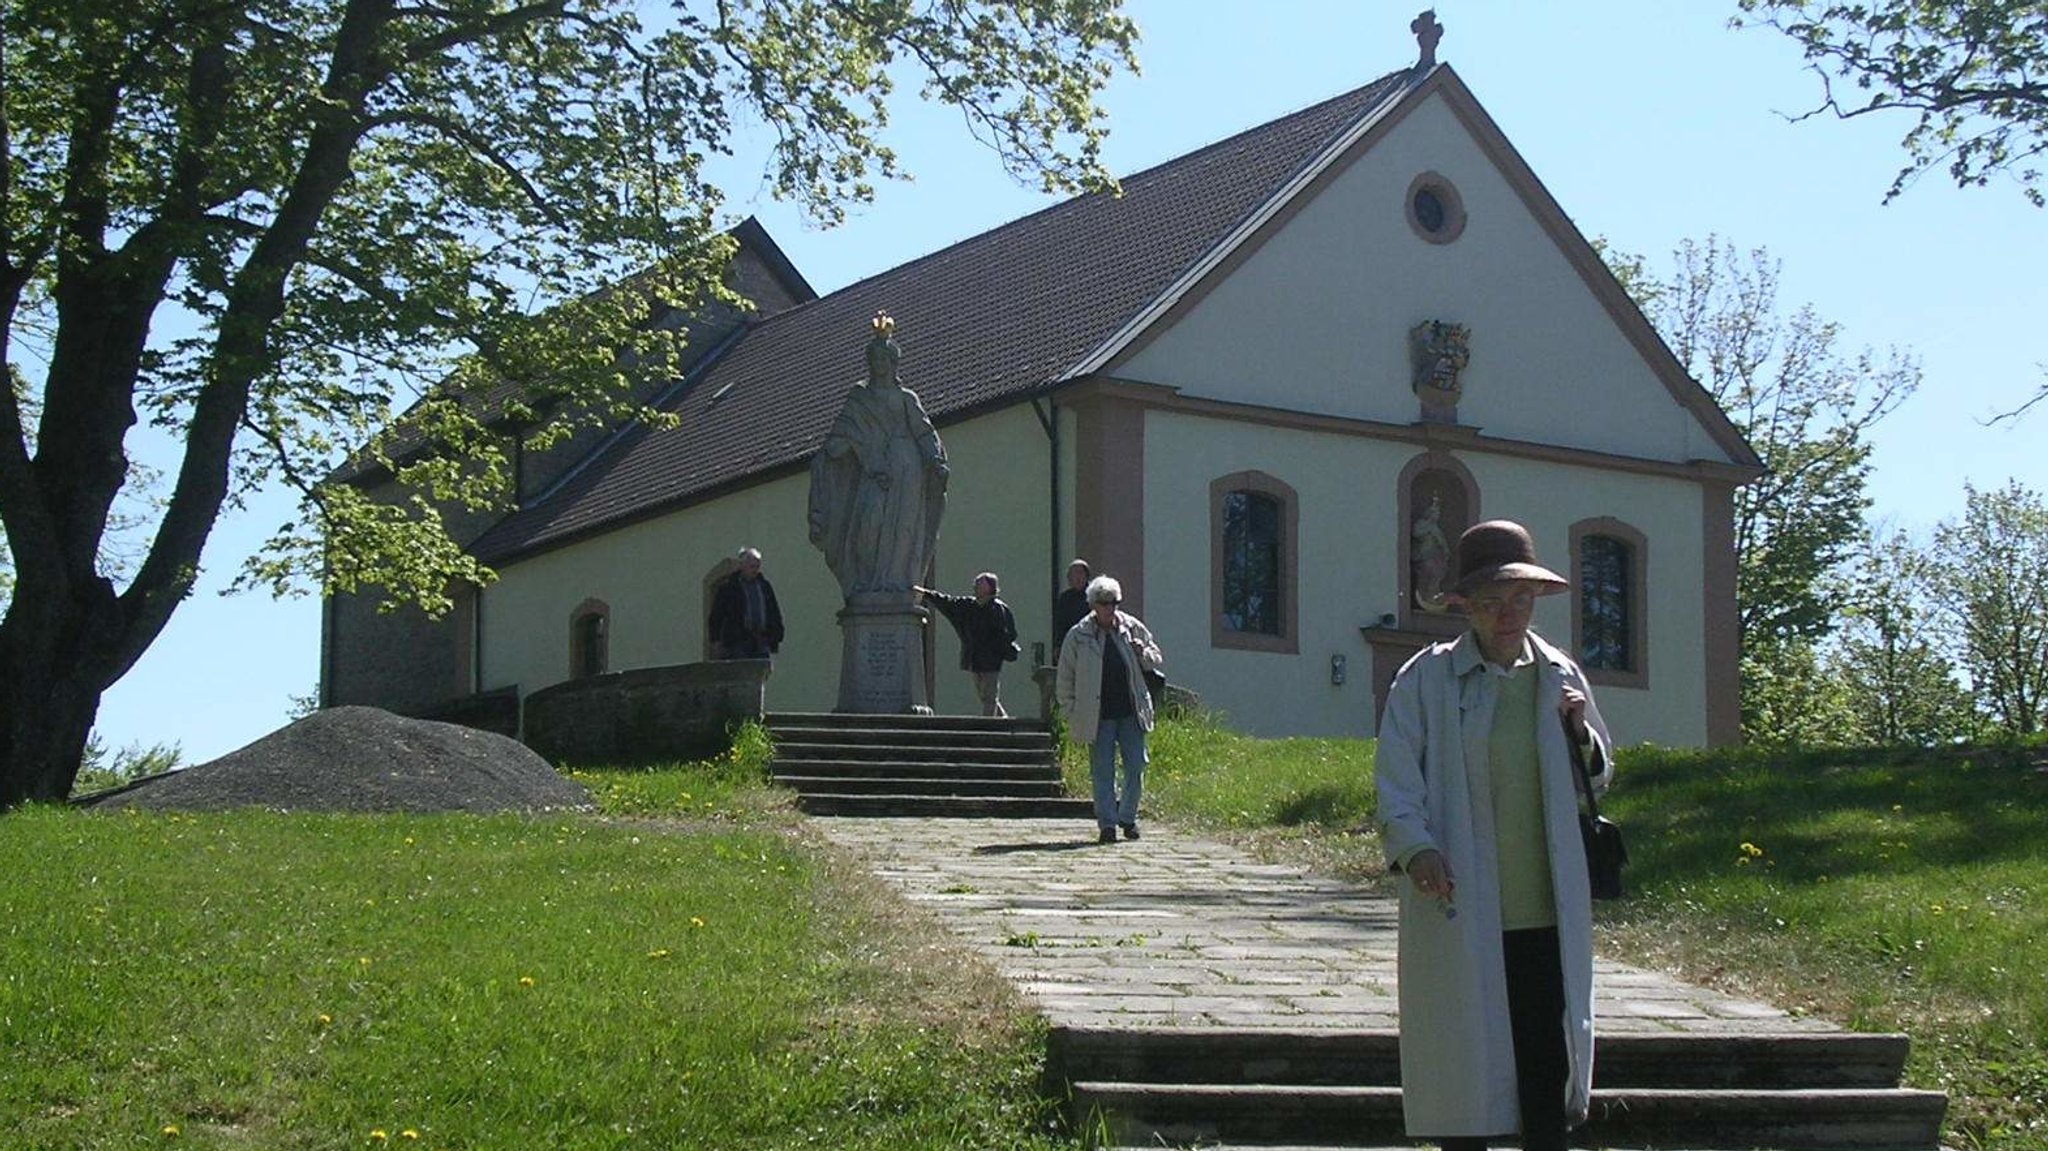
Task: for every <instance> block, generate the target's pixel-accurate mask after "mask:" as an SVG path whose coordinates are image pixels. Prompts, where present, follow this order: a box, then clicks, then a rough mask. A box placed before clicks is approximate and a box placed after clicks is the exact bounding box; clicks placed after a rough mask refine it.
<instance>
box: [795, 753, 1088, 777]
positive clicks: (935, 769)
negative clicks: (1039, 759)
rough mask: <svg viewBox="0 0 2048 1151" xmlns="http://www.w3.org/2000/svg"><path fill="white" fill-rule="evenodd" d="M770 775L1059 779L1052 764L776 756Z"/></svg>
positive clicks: (1057, 770)
mask: <svg viewBox="0 0 2048 1151" xmlns="http://www.w3.org/2000/svg"><path fill="white" fill-rule="evenodd" d="M769 772H770V773H771V774H772V775H774V776H775V777H776V778H778V779H780V778H781V777H782V776H784V775H803V776H810V777H812V778H821V779H896V778H920V779H1009V780H1030V781H1032V782H1041V781H1044V780H1057V779H1059V778H1060V769H1059V768H1058V767H1057V766H1055V765H1053V764H1049V763H959V762H956V763H929V762H925V763H918V762H910V761H906V760H861V759H849V760H830V759H783V758H782V757H781V756H779V755H778V756H776V757H775V759H774V760H772V761H771V762H770V764H769Z"/></svg>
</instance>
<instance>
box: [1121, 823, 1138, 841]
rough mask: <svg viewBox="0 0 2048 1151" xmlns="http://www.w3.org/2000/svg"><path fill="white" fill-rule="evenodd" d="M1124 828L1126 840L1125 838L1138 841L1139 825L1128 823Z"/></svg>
mask: <svg viewBox="0 0 2048 1151" xmlns="http://www.w3.org/2000/svg"><path fill="white" fill-rule="evenodd" d="M1123 828H1124V838H1125V839H1136V838H1138V825H1137V824H1135V823H1126V824H1124V825H1123Z"/></svg>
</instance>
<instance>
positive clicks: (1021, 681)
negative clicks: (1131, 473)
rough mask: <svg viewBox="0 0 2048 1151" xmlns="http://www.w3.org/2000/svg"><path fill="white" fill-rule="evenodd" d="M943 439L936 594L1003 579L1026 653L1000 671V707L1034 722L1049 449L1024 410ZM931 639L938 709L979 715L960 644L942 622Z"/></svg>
mask: <svg viewBox="0 0 2048 1151" xmlns="http://www.w3.org/2000/svg"><path fill="white" fill-rule="evenodd" d="M940 435H941V436H943V437H944V439H945V442H946V453H947V455H948V457H950V458H951V460H952V463H953V478H952V482H951V485H950V487H949V489H948V491H947V497H946V518H945V521H944V523H943V524H942V525H941V526H940V529H939V557H938V573H937V574H938V588H939V590H941V591H944V592H949V593H951V594H953V595H972V594H973V593H974V576H975V573H977V572H982V571H992V572H995V573H996V575H997V576H999V577H1000V578H1001V580H1002V592H1001V594H1002V598H1003V602H1004V603H1007V604H1009V605H1010V610H1011V611H1012V612H1014V613H1015V614H1016V616H1017V642H1018V643H1019V644H1020V645H1022V647H1023V648H1024V654H1023V656H1022V657H1021V658H1019V659H1018V660H1017V661H1016V662H1015V663H1012V664H1010V665H1008V666H1007V667H1005V668H1004V669H1003V704H1004V707H1005V709H1006V710H1008V711H1009V712H1010V713H1011V714H1012V715H1021V716H1036V715H1037V714H1038V689H1037V688H1036V687H1035V686H1034V685H1033V684H1032V682H1031V654H1032V653H1031V645H1032V644H1033V643H1035V642H1036V643H1049V642H1050V639H1049V633H1050V632H1051V630H1052V594H1053V592H1052V589H1053V586H1054V585H1053V584H1052V582H1051V581H1052V578H1053V576H1052V564H1053V563H1054V560H1053V559H1052V558H1051V551H1050V549H1051V547H1052V537H1051V531H1052V528H1051V524H1050V518H1049V517H1050V516H1051V502H1050V501H1051V490H1052V488H1051V484H1052V480H1051V474H1052V472H1051V468H1052V455H1051V451H1052V449H1051V446H1050V440H1049V439H1048V438H1047V436H1046V434H1045V429H1044V427H1043V426H1042V425H1041V424H1040V423H1039V422H1038V417H1037V416H1036V415H1035V414H1033V412H1032V410H1031V405H1030V404H1028V403H1027V404H1017V405H1015V406H1012V407H1008V408H1004V409H1002V410H1000V411H996V412H992V413H990V414H989V415H986V416H981V417H979V418H977V419H974V420H970V421H968V422H966V423H963V424H955V425H953V426H952V427H948V428H943V429H941V430H940ZM936 636H937V638H936V641H935V642H936V645H937V646H936V649H935V651H936V655H937V675H936V676H935V677H934V682H933V684H932V690H933V704H934V706H935V707H936V708H937V709H938V711H939V712H941V713H942V714H953V715H970V714H972V715H978V714H980V711H981V704H980V702H979V701H978V700H976V699H975V697H974V684H973V681H972V680H971V679H970V678H969V677H968V675H967V673H966V672H963V671H961V670H960V639H959V637H958V636H957V635H955V634H954V632H953V628H952V626H951V625H949V624H947V623H946V622H945V620H943V619H940V620H939V621H938V627H937V631H936ZM835 642H837V641H836V637H835ZM835 652H836V649H835ZM835 658H836V657H835ZM1048 658H1050V656H1049V655H1048Z"/></svg>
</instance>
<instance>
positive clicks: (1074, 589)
mask: <svg viewBox="0 0 2048 1151" xmlns="http://www.w3.org/2000/svg"><path fill="white" fill-rule="evenodd" d="M1094 574H1095V573H1094V572H1092V571H1090V570H1089V568H1088V561H1087V560H1083V559H1077V560H1075V561H1074V562H1073V563H1070V564H1068V565H1067V586H1066V587H1064V588H1061V589H1060V594H1059V596H1058V598H1056V599H1054V600H1053V601H1052V650H1053V657H1052V661H1053V662H1054V663H1058V662H1059V661H1060V657H1059V650H1060V648H1061V647H1062V646H1064V645H1065V643H1066V639H1067V633H1068V632H1070V631H1072V630H1074V625H1075V624H1077V623H1080V622H1081V621H1082V620H1084V619H1087V618H1088V579H1089V577H1090V576H1092V575H1094Z"/></svg>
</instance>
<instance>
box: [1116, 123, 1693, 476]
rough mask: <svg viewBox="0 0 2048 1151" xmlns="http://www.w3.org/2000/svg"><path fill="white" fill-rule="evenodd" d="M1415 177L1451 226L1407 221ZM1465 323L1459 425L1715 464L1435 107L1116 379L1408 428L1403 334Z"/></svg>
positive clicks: (1334, 186) (1499, 177)
mask: <svg viewBox="0 0 2048 1151" xmlns="http://www.w3.org/2000/svg"><path fill="white" fill-rule="evenodd" d="M1424 171H1435V172H1438V173H1440V174H1441V175H1443V176H1445V177H1447V178H1448V179H1449V180H1450V181H1451V183H1452V184H1453V185H1454V186H1455V187H1456V189H1457V190H1458V193H1459V195H1460V196H1461V198H1462V199H1463V202H1464V206H1465V211H1466V216H1467V223H1466V226H1465V230H1464V233H1463V235H1462V236H1460V237H1459V238H1458V239H1457V240H1456V241H1455V242H1453V243H1450V244H1442V245H1439V244H1431V243H1427V242H1425V241H1424V240H1422V239H1421V238H1420V237H1419V236H1417V235H1416V234H1415V232H1414V231H1413V230H1412V229H1411V228H1410V227H1409V226H1408V223H1407V219H1406V215H1405V198H1406V195H1407V190H1408V186H1409V183H1410V181H1412V180H1413V179H1414V178H1415V176H1417V175H1418V174H1420V173H1422V172H1424ZM1424 320H1447V321H1453V322H1457V323H1462V324H1465V325H1467V326H1468V327H1469V328H1470V329H1471V333H1472V335H1471V362H1470V364H1469V365H1468V366H1467V367H1466V368H1465V370H1464V373H1463V375H1462V377H1461V378H1462V380H1463V382H1464V398H1463V400H1462V401H1461V403H1460V404H1459V408H1458V415H1459V421H1460V422H1461V423H1464V424H1468V425H1476V426H1478V427H1480V428H1482V429H1484V431H1485V432H1486V433H1487V434H1488V435H1492V436H1503V437H1509V438H1513V439H1521V440H1532V441H1538V442H1544V443H1553V444H1564V445H1571V446H1575V447H1582V448H1588V449H1593V450H1597V451H1603V452H1613V453H1617V454H1621V455H1627V456H1634V457H1638V458H1644V459H1657V460H1670V461H1685V460H1691V459H1714V460H1725V459H1726V454H1725V453H1724V452H1722V451H1721V450H1720V449H1719V448H1717V447H1715V446H1714V445H1713V443H1712V441H1711V440H1710V438H1709V437H1708V436H1707V434H1706V432H1705V430H1704V429H1703V428H1702V427H1701V426H1700V425H1699V423H1698V421H1697V420H1696V419H1695V418H1694V417H1693V415H1692V414H1691V413H1690V412H1689V411H1687V410H1686V409H1685V408H1683V407H1682V406H1681V405H1679V404H1678V403H1677V401H1675V400H1674V399H1673V398H1672V396H1671V393H1670V392H1669V391H1668V390H1666V388H1665V387H1664V385H1663V383H1662V382H1661V381H1660V380H1659V379H1658V378H1657V377H1656V376H1655V375H1654V374H1653V373H1652V372H1651V370H1650V368H1649V366H1648V365H1647V363H1645V361H1644V360H1643V359H1642V357H1641V356H1640V355H1639V354H1638V353H1637V352H1636V350H1635V349H1634V347H1633V346H1632V345H1631V344H1630V343H1629V342H1628V340H1627V339H1626V337H1625V336H1624V335H1623V333H1622V332H1621V330H1620V329H1619V328H1618V327H1617V326H1616V324H1615V321H1614V319H1613V318H1612V317H1611V316H1610V315H1609V314H1608V313H1607V311H1606V310H1605V309H1604V308H1603V307H1602V306H1601V305H1600V303H1599V302H1598V300H1597V299H1596V298H1595V297H1594V295H1593V294H1592V292H1591V291H1590V290H1589V288H1588V287H1587V285H1586V283H1585V282H1584V281H1583V280H1582V279H1581V278H1580V277H1579V274H1578V273H1577V272H1576V271H1575V270H1574V269H1573V267H1572V266H1571V264H1570V263H1569V262H1568V260H1567V259H1566V257H1565V255H1564V253H1563V252H1562V251H1561V250H1560V249H1559V248H1558V247H1557V245H1556V244H1555V243H1553V242H1552V241H1551V239H1550V237H1549V236H1548V235H1547V234H1545V232H1544V231H1543V229H1542V227H1541V226H1540V225H1539V223H1538V222H1537V220H1536V218H1535V216H1534V215H1532V214H1531V213H1530V212H1529V210H1528V209H1527V207H1525V206H1524V204H1523V202H1522V200H1521V199H1520V197H1519V196H1518V195H1517V194H1516V192H1515V190H1514V188H1513V187H1512V186H1511V185H1510V184H1509V182H1508V181H1507V179H1506V177H1505V176H1504V175H1503V174H1502V173H1501V172H1500V170H1499V169H1497V168H1496V167H1495V166H1494V164H1493V163H1492V161H1491V160H1489V159H1488V158H1487V156H1486V154H1485V153H1484V151H1483V150H1482V149H1481V148H1480V147H1479V145H1478V144H1477V142H1476V141H1475V140H1474V139H1473V138H1472V137H1471V136H1470V134H1468V133H1467V132H1466V131H1465V129H1464V128H1463V126H1462V125H1461V124H1460V123H1459V121H1458V120H1457V118H1456V116H1455V114H1454V113H1452V111H1451V110H1450V108H1449V107H1448V106H1447V105H1446V104H1445V102H1444V100H1443V98H1442V97H1441V96H1432V97H1431V98H1429V99H1428V100H1426V101H1424V102H1423V103H1422V104H1421V105H1419V106H1418V107H1416V108H1415V109H1414V110H1412V111H1411V112H1410V113H1409V115H1408V116H1407V117H1406V118H1405V119H1403V120H1402V121H1401V122H1400V123H1399V124H1398V125H1396V126H1395V127H1394V128H1393V129H1392V131H1391V132H1389V134H1388V135H1387V136H1386V137H1385V138H1383V139H1381V140H1380V141H1379V142H1378V143H1376V144H1375V145H1374V146H1373V147H1372V149H1371V150H1370V151H1368V152H1367V153H1365V154H1364V155H1363V156H1361V157H1359V158H1358V159H1357V160H1356V161H1355V162H1353V163H1352V164H1351V165H1350V166H1349V167H1348V168H1347V169H1345V170H1344V171H1343V172H1342V173H1341V174H1339V175H1338V176H1337V177H1336V178H1335V179H1334V180H1333V181H1332V182H1331V183H1330V184H1329V185H1328V186H1327V187H1325V188H1324V189H1323V190H1322V191H1321V192H1320V193H1319V194H1318V195H1317V196H1316V197H1315V198H1314V199H1313V200H1311V201H1310V202H1308V203H1307V204H1306V205H1305V206H1304V207H1302V209H1301V210H1300V211H1299V212H1298V213H1297V214H1295V215H1294V216H1293V217H1292V218H1291V219H1289V220H1287V221H1286V223H1285V224H1284V225H1283V226H1282V227H1280V228H1279V230H1278V231H1277V232H1276V233H1274V234H1273V235H1271V236H1270V237H1269V238H1268V239H1267V240H1266V242H1265V243H1264V244H1262V245H1261V246H1260V247H1259V248H1258V249H1257V250H1256V251H1255V252H1254V253H1253V254H1252V255H1251V256H1250V257H1249V258H1248V259H1246V260H1245V261H1244V262H1243V263H1242V264H1241V265H1239V266H1238V267H1237V268H1236V269H1234V270H1233V271H1232V272H1231V273H1230V274H1229V275H1228V276H1227V277H1226V278H1225V279H1224V280H1223V281H1221V282H1220V283H1219V284H1217V285H1215V286H1214V287H1213V288H1212V289H1211V290H1210V291H1209V292H1208V293H1207V295H1205V296H1204V297H1202V298H1201V300H1200V301H1199V302H1198V303H1197V304H1196V305H1195V306H1194V307H1193V308H1191V309H1190V310H1189V312H1188V313H1187V314H1185V315H1184V316H1182V317H1181V318H1180V319H1179V321H1178V322H1177V323H1175V324H1174V325H1173V326H1172V328H1171V329H1170V330H1169V331H1166V332H1164V333H1162V334H1160V335H1159V336H1157V338H1155V339H1154V340H1153V341H1152V342H1151V343H1150V344H1149V345H1148V346H1146V347H1145V348H1144V349H1143V350H1141V351H1140V352H1139V353H1138V354H1137V355H1136V356H1134V357H1133V358H1132V359H1131V360H1130V361H1129V362H1128V363H1127V364H1125V365H1123V366H1121V367H1120V368H1119V369H1118V371H1117V374H1118V375H1119V376H1121V377H1126V378H1131V379H1137V380H1143V381H1147V382H1153V383H1162V384H1168V385H1173V386H1177V387H1180V388H1182V389H1183V390H1184V391H1185V392H1186V393H1187V394H1190V395H1199V396H1207V397H1214V398H1219V399H1229V400H1238V401H1245V402H1251V403H1258V404H1266V405H1271V406H1274V407H1280V408H1286V409H1290V410H1298V411H1310V412H1326V413H1330V414H1334V415H1344V416H1356V417H1361V418H1367V419H1374V420H1384V421H1388V422H1393V423H1402V424H1405V423H1409V422H1412V421H1413V420H1415V419H1416V418H1417V412H1418V406H1417V402H1416V399H1415V396H1414V394H1413V392H1412V391H1411V390H1410V378H1411V374H1412V370H1411V367H1410V359H1409V351H1408V331H1409V329H1410V328H1411V327H1413V326H1414V325H1415V324H1417V323H1419V322H1421V321H1424Z"/></svg>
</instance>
